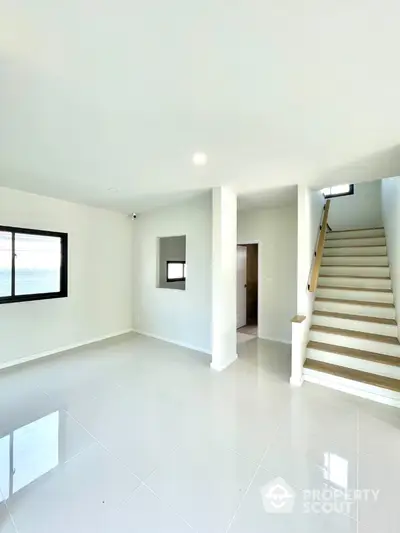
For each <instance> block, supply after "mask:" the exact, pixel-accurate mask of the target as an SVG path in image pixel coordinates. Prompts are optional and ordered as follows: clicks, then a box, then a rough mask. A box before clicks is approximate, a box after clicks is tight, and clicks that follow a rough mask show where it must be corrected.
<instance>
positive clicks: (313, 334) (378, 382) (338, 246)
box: [304, 228, 400, 407]
mask: <svg viewBox="0 0 400 533" xmlns="http://www.w3.org/2000/svg"><path fill="white" fill-rule="evenodd" d="M395 316H396V315H395V307H394V303H393V293H392V283H391V279H390V271H389V261H388V257H387V250H386V239H385V231H384V229H383V228H373V229H360V230H346V231H332V232H330V233H328V234H327V236H326V240H325V245H324V251H323V256H322V262H321V267H320V269H319V278H318V286H317V291H316V297H315V300H314V312H313V316H312V325H311V329H310V335H309V342H308V345H307V353H306V361H305V364H304V379H305V380H306V381H311V382H314V383H319V384H321V385H325V386H329V387H332V388H335V389H338V390H342V391H345V392H350V393H353V394H357V395H358V396H362V397H364V398H369V399H372V400H376V401H379V402H382V403H386V404H389V405H394V406H396V407H400V343H399V339H398V332H399V330H398V325H397V322H396V320H395Z"/></svg>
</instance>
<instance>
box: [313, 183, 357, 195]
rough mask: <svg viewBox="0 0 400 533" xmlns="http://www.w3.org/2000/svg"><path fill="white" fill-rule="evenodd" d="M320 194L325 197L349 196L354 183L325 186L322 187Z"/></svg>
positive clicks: (352, 190) (352, 191)
mask: <svg viewBox="0 0 400 533" xmlns="http://www.w3.org/2000/svg"><path fill="white" fill-rule="evenodd" d="M321 192H322V194H323V195H324V196H325V198H337V197H338V196H350V195H352V194H354V185H353V184H349V183H348V184H345V185H334V186H333V187H326V188H325V189H322V191H321Z"/></svg>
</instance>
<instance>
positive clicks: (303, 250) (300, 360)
mask: <svg viewBox="0 0 400 533" xmlns="http://www.w3.org/2000/svg"><path fill="white" fill-rule="evenodd" d="M297 195H298V196H297V220H298V225H297V314H298V315H303V316H305V317H306V319H305V320H304V321H303V322H302V323H300V324H293V326H292V327H293V335H292V341H293V342H292V376H291V383H293V384H296V385H299V384H300V383H301V381H302V373H303V364H304V360H305V356H306V346H307V342H308V334H309V330H310V325H311V317H312V312H313V305H314V297H315V294H314V293H311V292H309V291H308V283H309V278H310V272H311V266H312V263H313V259H314V251H315V248H316V244H317V238H318V234H319V226H320V223H321V220H322V210H323V206H324V203H325V199H324V197H323V195H322V193H321V191H312V190H311V189H309V188H308V187H306V186H300V185H299V187H298V191H297Z"/></svg>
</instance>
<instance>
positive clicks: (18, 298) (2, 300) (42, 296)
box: [0, 226, 68, 305]
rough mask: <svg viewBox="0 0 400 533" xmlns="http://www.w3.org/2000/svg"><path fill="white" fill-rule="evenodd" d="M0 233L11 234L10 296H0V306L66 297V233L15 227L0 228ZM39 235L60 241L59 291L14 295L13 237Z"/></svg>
mask: <svg viewBox="0 0 400 533" xmlns="http://www.w3.org/2000/svg"><path fill="white" fill-rule="evenodd" d="M0 231H3V232H7V233H11V296H0V305H1V304H10V303H17V302H32V301H36V300H53V299H55V298H67V297H68V233H61V232H58V231H45V230H39V229H31V228H19V227H15V226H0ZM17 233H18V234H24V235H41V236H43V237H55V238H59V239H60V240H61V261H60V290H59V291H57V292H43V293H41V292H39V293H35V294H20V295H16V294H15V235H16V234H17Z"/></svg>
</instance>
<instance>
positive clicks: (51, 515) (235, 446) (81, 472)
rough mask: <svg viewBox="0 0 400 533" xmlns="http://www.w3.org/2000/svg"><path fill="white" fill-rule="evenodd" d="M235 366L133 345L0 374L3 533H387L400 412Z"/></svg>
mask: <svg viewBox="0 0 400 533" xmlns="http://www.w3.org/2000/svg"><path fill="white" fill-rule="evenodd" d="M238 352H239V359H238V360H237V362H236V363H234V364H233V365H232V366H231V367H230V368H229V369H227V370H226V371H224V372H222V373H217V372H214V371H212V370H211V369H210V366H209V363H210V361H209V357H208V356H206V355H204V354H201V353H197V352H193V351H190V350H186V349H184V348H180V347H177V346H175V345H172V344H167V343H163V342H161V341H157V340H154V339H150V338H146V337H142V336H139V335H136V336H135V335H133V334H132V335H127V336H123V337H120V338H117V339H113V340H109V341H106V342H102V343H98V344H95V345H92V346H90V347H86V348H82V349H79V350H73V351H71V352H68V353H65V354H63V355H60V356H55V357H49V358H47V359H43V360H41V361H37V362H36V363H32V364H29V365H24V366H20V367H16V368H14V369H9V370H7V371H3V372H2V373H0V533H39V532H40V533H53V532H55V531H57V532H58V533H67V532H68V533H70V532H71V531H79V533H86V532H89V533H90V532H93V533H94V532H96V533H106V532H113V533H114V532H118V533H121V532H125V531H126V532H129V533H130V532H140V533H169V532H171V533H172V532H174V533H181V532H182V533H184V532H190V531H196V532H198V533H203V532H204V533H205V532H207V533H227V532H231V533H258V532H260V533H261V532H263V533H264V532H272V533H275V532H277V533H278V532H279V533H280V532H282V533H284V532H285V533H286V532H299V533H300V532H301V533H303V532H304V533H305V532H308V533H314V532H315V533H317V532H320V531H326V532H328V533H330V532H332V533H356V532H357V533H370V532H372V531H377V530H379V531H380V532H381V533H392V532H395V531H396V532H397V531H398V524H399V523H400V512H399V510H398V509H399V508H400V507H399V506H398V504H397V499H398V498H397V495H398V490H397V478H398V475H397V473H398V472H399V469H400V460H399V453H398V451H399V449H400V414H399V411H398V410H397V409H394V408H389V407H385V406H382V405H378V404H374V403H372V402H368V401H365V400H361V399H358V398H355V397H352V396H349V395H345V394H342V393H339V392H336V391H332V390H329V389H325V388H322V387H319V386H317V385H312V384H305V385H304V386H303V387H301V388H291V387H290V386H289V384H288V380H289V373H290V346H288V345H284V344H279V343H274V342H269V341H263V340H260V339H257V338H254V337H253V338H251V339H250V340H249V339H246V341H245V342H241V343H239V344H238Z"/></svg>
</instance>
